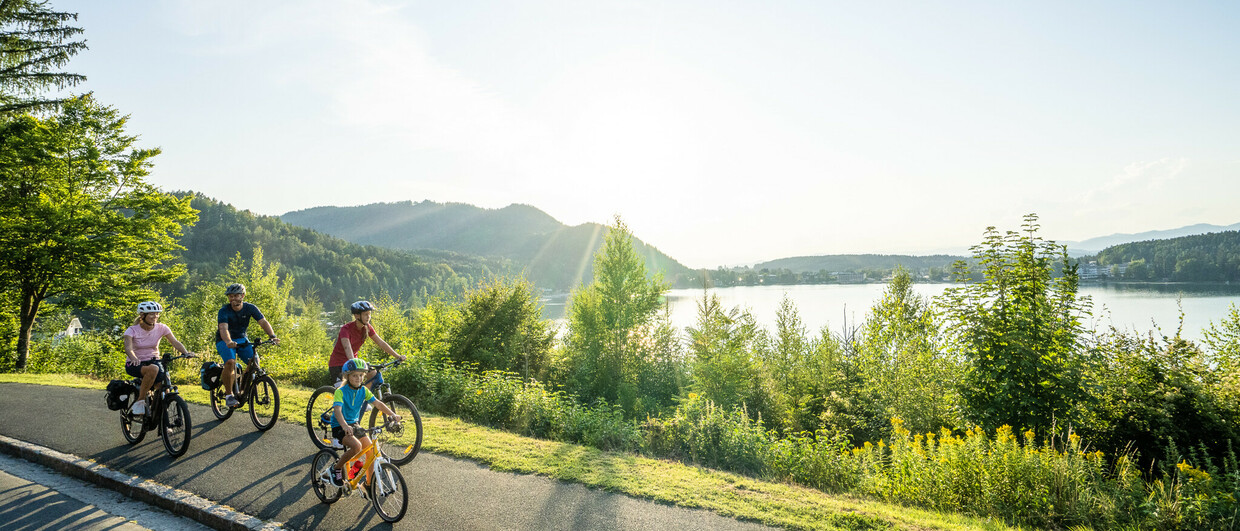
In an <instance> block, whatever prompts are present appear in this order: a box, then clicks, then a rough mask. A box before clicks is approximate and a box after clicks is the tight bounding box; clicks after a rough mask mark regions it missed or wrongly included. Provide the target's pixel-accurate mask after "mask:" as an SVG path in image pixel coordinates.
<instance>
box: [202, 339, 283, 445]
mask: <svg viewBox="0 0 1240 531" xmlns="http://www.w3.org/2000/svg"><path fill="white" fill-rule="evenodd" d="M270 344H272V341H271V340H267V341H258V342H255V343H252V345H253V347H254V357H253V358H251V359H250V362H249V363H246V364H245V372H244V373H243V374H241V375H237V370H236V366H234V367H233V397H235V398H236V399H237V401H238V402H241V403H242V404H248V405H249V406H250V420H251V421H253V422H254V427H255V428H258V431H267V430H269V429H271V427H272V426H275V425H276V419H279V418H280V390H279V389H278V388H276V381H275V379H273V378H272V377H271V376H270V375H268V374H267V371H265V370H263V368H262V365H261V364H260V363H259V359H258V348H259V347H262V346H266V345H270ZM239 363H240V362H239ZM209 394H210V395H211V413H214V414H215V418H217V419H219V420H227V419H228V417H231V416H232V413H233V410H234V409H237V408H234V407H229V406H228V405H227V404H226V403H225V401H224V396H225V395H227V394H228V392H227V391H226V390H225V389H224V386H223V385H222V384H221V385H220V386H219V387H217V388H215V389H213V390H211V392H210V393H209ZM238 407H241V406H238Z"/></svg>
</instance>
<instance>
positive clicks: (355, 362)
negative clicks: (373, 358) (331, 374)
mask: <svg viewBox="0 0 1240 531" xmlns="http://www.w3.org/2000/svg"><path fill="white" fill-rule="evenodd" d="M368 370H370V364H369V363H366V360H364V359H362V358H353V359H351V360H349V361H346V362H344V366H343V367H340V372H343V373H350V372H353V371H368Z"/></svg>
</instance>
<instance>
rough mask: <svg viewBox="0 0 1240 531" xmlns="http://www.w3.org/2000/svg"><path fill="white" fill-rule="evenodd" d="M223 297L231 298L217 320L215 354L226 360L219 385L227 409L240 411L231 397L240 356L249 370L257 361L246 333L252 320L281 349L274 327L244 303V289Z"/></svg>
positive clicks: (232, 287)
mask: <svg viewBox="0 0 1240 531" xmlns="http://www.w3.org/2000/svg"><path fill="white" fill-rule="evenodd" d="M224 294H225V295H227V296H228V304H225V305H224V307H223V308H220V313H219V318H218V319H217V321H219V324H220V326H219V330H217V331H216V332H215V350H216V351H217V352H219V353H220V358H221V359H223V360H224V372H223V374H221V375H220V383H222V384H223V385H224V389H225V392H226V393H228V394H227V395H225V396H224V403H225V404H227V405H228V407H238V406H240V405H241V402H238V401H237V398H236V397H234V396H233V394H232V390H233V378H234V377H236V367H237V356H238V355H240V356H241V361H244V362H245V364H246V365H247V366H249V365H250V364H252V363H253V360H254V345H251V344H250V341H249V339H248V338H247V337H246V336H245V334H246V329H248V328H249V327H250V319H254V320H256V321H258V326H261V327H262V328H263V331H264V332H266V333H267V336H268V337H270V338H271V341H272V342H273V343H275V344H277V345H279V344H280V340H279V339H278V338H276V333H275V331H273V330H272V329H271V323H268V322H267V319H266V318H264V317H263V312H260V311H258V307H257V306H255V305H253V304H250V303H248V302H245V286H243V285H241V284H232V285H230V286H228V289H226V290H224Z"/></svg>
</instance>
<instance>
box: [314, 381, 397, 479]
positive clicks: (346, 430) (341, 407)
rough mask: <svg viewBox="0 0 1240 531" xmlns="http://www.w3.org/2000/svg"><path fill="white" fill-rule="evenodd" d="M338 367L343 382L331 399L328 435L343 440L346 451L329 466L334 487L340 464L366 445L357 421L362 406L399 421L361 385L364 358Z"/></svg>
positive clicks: (340, 476)
mask: <svg viewBox="0 0 1240 531" xmlns="http://www.w3.org/2000/svg"><path fill="white" fill-rule="evenodd" d="M341 369H342V370H343V372H344V378H345V382H346V383H347V385H341V386H340V387H339V388H338V389H336V396H335V400H334V401H333V402H332V421H331V426H332V437H335V438H336V440H338V441H340V442H341V443H343V444H344V446H345V447H346V448H347V450H346V451H345V452H344V455H343V456H341V457H340V459H337V460H336V464H335V466H333V467H332V477H331V479H332V483H333V484H334V485H335V486H337V487H339V486H342V485H344V464H345V463H348V462H349V460H350V459H353V458H354V457H356V456H357V455H358V454H361V453H362V450H363V449H365V448H366V447H367V446H370V437H369V436H367V433H366V430H365V429H363V428H362V427H361V426H360V425H359V424H358V423H359V421H360V420H361V416H362V406H364V405H367V404H370V405H374V407H376V408H378V409H379V411H382V412H383V413H384V414H385V415H387V416H388V418H389V420H390V421H391V422H400V415H397V414H396V413H395V412H394V411H392V410H391V409H390V408H388V407H387V404H384V403H383V402H381V401H379V400H375V395H374V394H373V393H371V392H370V389H368V388H366V387H364V386H362V382H365V381H366V375H367V373H369V371H370V366H369V365H367V364H366V360H363V359H359V358H353V359H351V360H349V361H347V362H345V364H344V365H343V366H342V367H341Z"/></svg>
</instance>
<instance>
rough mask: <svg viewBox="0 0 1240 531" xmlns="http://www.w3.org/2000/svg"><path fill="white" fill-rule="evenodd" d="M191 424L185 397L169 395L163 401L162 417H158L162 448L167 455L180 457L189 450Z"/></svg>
mask: <svg viewBox="0 0 1240 531" xmlns="http://www.w3.org/2000/svg"><path fill="white" fill-rule="evenodd" d="M192 428H193V425H192V424H191V423H190V420H189V406H187V405H185V399H183V398H181V397H180V396H177V395H171V396H169V397H167V398H166V399H165V401H164V414H163V418H161V419H159V433H160V436H162V437H163V439H164V448H166V449H167V450H168V455H171V456H172V457H181V456H182V455H185V451H186V450H189V438H190V430H191V429H192Z"/></svg>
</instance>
